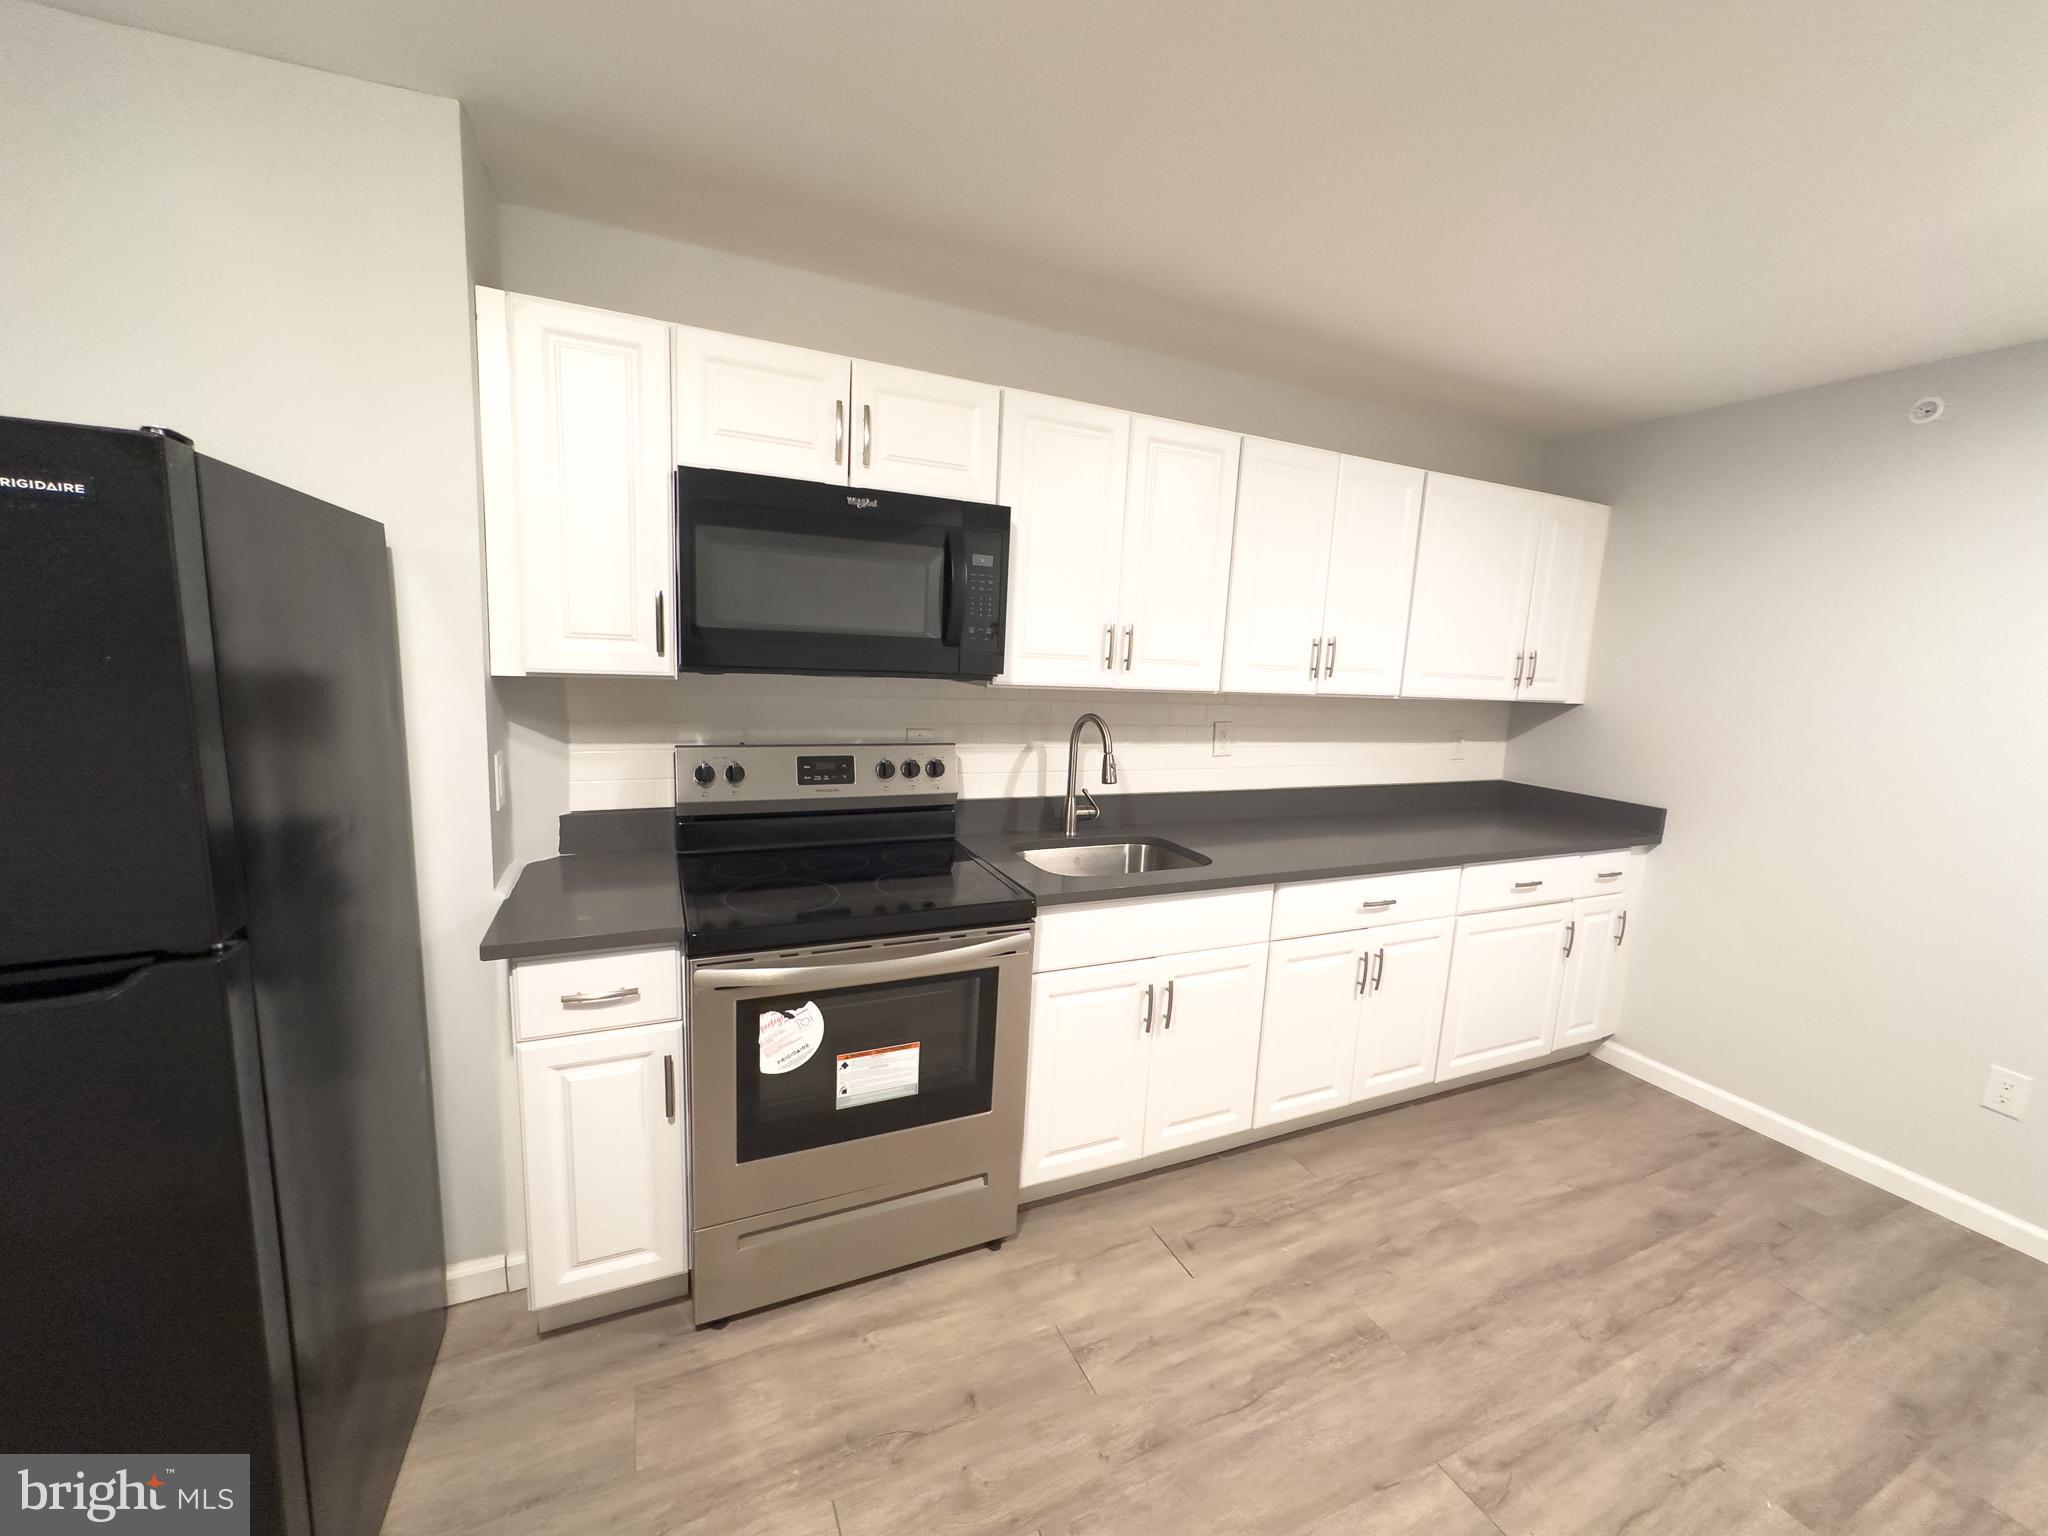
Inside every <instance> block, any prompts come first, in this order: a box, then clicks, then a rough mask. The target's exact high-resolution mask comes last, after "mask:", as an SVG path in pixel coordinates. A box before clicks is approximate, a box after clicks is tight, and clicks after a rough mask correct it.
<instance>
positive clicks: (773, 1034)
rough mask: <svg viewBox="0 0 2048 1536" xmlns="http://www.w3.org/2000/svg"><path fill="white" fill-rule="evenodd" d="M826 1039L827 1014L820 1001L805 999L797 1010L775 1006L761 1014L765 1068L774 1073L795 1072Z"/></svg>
mask: <svg viewBox="0 0 2048 1536" xmlns="http://www.w3.org/2000/svg"><path fill="white" fill-rule="evenodd" d="M824 1039H825V1015H824V1014H822V1013H820V1012H819V1011H818V1005H817V1004H816V1003H805V1004H804V1005H803V1007H801V1008H799V1009H797V1011H796V1012H795V1013H777V1012H775V1011H774V1010H773V1009H771V1010H769V1011H768V1012H767V1013H764V1014H762V1015H761V1072H762V1075H764V1076H766V1077H774V1076H776V1075H777V1074H779V1073H783V1072H794V1071H795V1070H796V1069H797V1068H798V1067H800V1066H802V1065H803V1064H804V1063H805V1062H807V1061H809V1060H810V1059H811V1058H812V1057H813V1056H815V1055H817V1054H818V1047H819V1045H821V1044H822V1043H823V1042H824Z"/></svg>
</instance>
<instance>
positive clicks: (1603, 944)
mask: <svg viewBox="0 0 2048 1536" xmlns="http://www.w3.org/2000/svg"><path fill="white" fill-rule="evenodd" d="M1628 903H1629V897H1628V896H1627V895H1626V894H1625V893H1623V892H1619V891H1617V892H1616V893H1615V894H1614V895H1612V896H1588V897H1586V898H1584V899H1583V900H1580V901H1575V902H1573V903H1572V918H1571V928H1570V930H1569V936H1570V943H1571V955H1570V957H1569V959H1567V961H1566V962H1565V968H1564V1002H1563V1004H1562V1005H1561V1006H1560V1008H1559V1011H1558V1015H1557V1043H1558V1044H1559V1045H1577V1044H1580V1043H1582V1042H1584V1041H1587V1040H1601V1039H1605V1038H1606V1037H1607V1036H1608V1035H1611V1034H1613V1033H1614V1013H1615V1007H1616V1004H1617V1002H1618V1000H1619V997H1620V993H1621V969H1622V964H1623V960H1622V957H1623V953H1624V951H1623V948H1622V944H1623V942H1624V941H1625V939H1626V936H1627V930H1626V929H1625V928H1624V927H1623V926H1622V913H1623V912H1624V911H1625V910H1627V907H1628Z"/></svg>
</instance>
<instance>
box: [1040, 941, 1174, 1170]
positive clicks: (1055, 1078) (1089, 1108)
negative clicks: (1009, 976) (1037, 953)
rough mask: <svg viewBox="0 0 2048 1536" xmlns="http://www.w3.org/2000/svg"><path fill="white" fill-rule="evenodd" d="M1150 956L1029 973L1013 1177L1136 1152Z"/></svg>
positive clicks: (1140, 1138)
mask: <svg viewBox="0 0 2048 1536" xmlns="http://www.w3.org/2000/svg"><path fill="white" fill-rule="evenodd" d="M1156 975H1157V966H1156V963H1155V962H1152V961H1149V960H1146V961H1138V962H1136V963H1133V964H1128V965H1099V966H1086V967H1083V968H1081V969H1079V970H1072V971H1048V972H1044V973H1042V974H1040V975H1038V976H1035V977H1033V978H1032V985H1031V1065H1030V1070H1029V1072H1028V1074H1027V1077H1026V1085H1025V1096H1024V1168H1023V1180H1022V1181H1023V1183H1025V1184H1026V1185H1030V1184H1042V1183H1044V1182H1045V1181H1046V1180H1048V1179H1058V1178H1065V1177H1066V1176H1067V1175H1069V1174H1076V1173H1086V1172H1088V1171H1090V1170H1091V1169H1096V1168H1107V1167H1110V1166H1111V1165H1113V1164H1116V1163H1122V1162H1128V1161H1130V1160H1131V1159H1132V1158H1135V1157H1138V1156H1139V1155H1141V1151H1142V1148H1143V1146H1144V1140H1145V1077H1146V1072H1147V1069H1148V1067H1149V1065H1150V1061H1151V1052H1150V1050H1149V1049H1148V1047H1149V1045H1150V1043H1151V1040H1150V1036H1149V1035H1148V1034H1147V1030H1146V1020H1147V1008H1146V1004H1147V1002H1148V998H1152V997H1156V995H1157V993H1156Z"/></svg>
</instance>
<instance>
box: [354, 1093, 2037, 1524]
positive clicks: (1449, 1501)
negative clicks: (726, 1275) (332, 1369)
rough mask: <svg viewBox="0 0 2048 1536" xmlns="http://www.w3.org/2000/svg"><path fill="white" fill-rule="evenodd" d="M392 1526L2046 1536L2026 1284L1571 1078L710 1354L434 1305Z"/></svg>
mask: <svg viewBox="0 0 2048 1536" xmlns="http://www.w3.org/2000/svg"><path fill="white" fill-rule="evenodd" d="M385 1529H386V1531H387V1532H388V1533H391V1536H415V1533H418V1536H452V1533H461V1532H484V1531H488V1532H502V1533H507V1536H514V1533H517V1536H539V1533H564V1536H566V1533H585V1532H591V1533H604V1536H667V1533H674V1536H938V1533H947V1532H959V1533H981V1532H990V1533H994V1532H1014V1533H1018V1536H1029V1533H1033V1532H1036V1533H1039V1536H1123V1533H1140V1532H1142V1533H1148V1536H1150V1533H1157V1532H1174V1533H1183V1536H1209V1533H1229V1532H1257V1533H1262V1536H1264V1533H1272V1536H1354V1533H1357V1536H1363V1533H1372V1536H1400V1533H1405V1532H1426V1533H1430V1536H1468V1533H1469V1536H1498V1533H1501V1532H1506V1533H1510V1536H1523V1533H1534V1532H1545V1533H1552V1532H1554V1533H1559V1536H1593V1533H1603V1532H1622V1531H1627V1532H1630V1533H1633V1536H1641V1533H1649V1532H1656V1533H1665V1532H1670V1533H1700V1536H1800V1533H1813V1536H1819V1533H1829V1532H1839V1533H1843V1536H1881V1533H1882V1536H1891V1533H1899V1536H1906V1533H1911V1536H1926V1533H1956V1536H2025V1533H2035V1536H2048V1266H2044V1265H2040V1264H2037V1263H2035V1262H2034V1261H2032V1260H2030V1259H2027V1258H2024V1257H2022V1256H2020V1255H2018V1254H2015V1253H2013V1252H2011V1251H2010V1250H2007V1249H2004V1248H2001V1247H1999V1246H1997V1245H1996V1244H1994V1243H1991V1242H1989V1241H1988V1240H1986V1239H1983V1238H1980V1237H1977V1236H1975V1235H1974V1234H1972V1233H1970V1232H1967V1231H1965V1230H1964V1229H1962V1228H1961V1227H1957V1226H1955V1225H1953V1224H1951V1223H1949V1222H1946V1221H1943V1220H1941V1219H1940V1218H1938V1217H1935V1216H1931V1215H1929V1214H1927V1213H1926V1212H1924V1211H1921V1210H1919V1209H1917V1208H1915V1207H1913V1206H1909V1205H1907V1204H1905V1203H1903V1202H1901V1201H1899V1200H1897V1199H1894V1198H1892V1197H1891V1196H1889V1195H1886V1194H1883V1193H1881V1192H1878V1191H1876V1190H1873V1189H1871V1188H1869V1187H1868V1186H1866V1185H1863V1184H1860V1183H1858V1182H1857V1181H1855V1180H1853V1179H1850V1178H1848V1177H1847V1176H1845V1175H1843V1174H1839V1173H1836V1172H1834V1171H1833V1170H1831V1169H1829V1168H1826V1167H1824V1166H1823V1165H1821V1164H1819V1163H1816V1162H1813V1161H1812V1160H1810V1159H1808V1158H1806V1157H1803V1156H1801V1155H1799V1154H1798V1153H1795V1152H1792V1151H1789V1150H1787V1149H1786V1148H1784V1147H1781V1146H1779V1145H1777V1144H1776V1143H1774V1142H1771V1141H1768V1140H1766V1139H1764V1138H1763V1137H1761V1136H1758V1135H1756V1134H1754V1133H1753V1132H1750V1131H1747V1130H1744V1129H1742V1128H1740V1127H1738V1126H1735V1125H1731V1124H1729V1123H1728V1122H1726V1121H1723V1120H1720V1119H1718V1118H1716V1117H1714V1116H1712V1115H1710V1114H1708V1113H1706V1112H1705V1111H1703V1110H1699V1109H1696V1108H1694V1107H1693V1106H1691V1105H1689V1104H1687V1103H1685V1102H1683V1101H1682V1100H1679V1099H1675V1098H1672V1097H1670V1096H1669V1095H1666V1094H1664V1093H1662V1092H1659V1091H1658V1090H1656V1089H1654V1088H1650V1087H1648V1086H1646V1085H1644V1084H1642V1083H1639V1082H1637V1081H1635V1080H1634V1079H1632V1078H1629V1077H1627V1076H1624V1075H1623V1074H1621V1073H1619V1072H1616V1071H1614V1070H1613V1069H1611V1068H1608V1067H1605V1066H1602V1065H1600V1064H1598V1063H1595V1062H1592V1061H1585V1060H1582V1061H1575V1062H1571V1063H1568V1064H1565V1065H1562V1066H1557V1067H1552V1068H1549V1069H1546V1070H1543V1071H1540V1072H1535V1073H1531V1074H1529V1075H1527V1076H1525V1077H1519V1078H1514V1079H1510V1080H1507V1081H1504V1082H1498V1083H1492V1084H1488V1085H1485V1086H1482V1087H1479V1088H1475V1089H1472V1090H1469V1091H1467V1092H1463V1093H1458V1094H1453V1095H1450V1096H1447V1097H1444V1098H1440V1099H1435V1100H1430V1101H1427V1102H1424V1103H1419V1104H1412V1105H1406V1106H1403V1107H1401V1108H1398V1109H1393V1110H1389V1111H1387V1112H1385V1113H1383V1114H1378V1115H1373V1116H1370V1117H1368V1118H1365V1119H1361V1120H1355V1121H1351V1122H1348V1123H1346V1124H1344V1125H1340V1126H1333V1127H1329V1128H1325V1129H1322V1130H1317V1131H1313V1132H1309V1133H1307V1134H1304V1135H1301V1136H1297V1137H1294V1138H1291V1139H1289V1140H1286V1141H1281V1142H1272V1143H1266V1144H1263V1145H1261V1146H1257V1147H1251V1148H1246V1149H1244V1150H1242V1151H1239V1152H1234V1153H1230V1154H1227V1155H1225V1156H1222V1157H1218V1158H1215V1159H1212V1160H1210V1161H1207V1162H1203V1163H1199V1164H1195V1165H1191V1166H1187V1167H1183V1168H1179V1169H1175V1170H1172V1171H1169V1172H1165V1173H1159V1174H1153V1175H1150V1176H1148V1177H1144V1178H1140V1179H1135V1180H1132V1181H1130V1182H1128V1183H1125V1184H1121V1185H1116V1186H1113V1187H1110V1188H1106V1189H1098V1190H1092V1191H1089V1192H1087V1193H1085V1194H1081V1195H1075V1196H1071V1197H1068V1198H1066V1199H1063V1200H1058V1201H1054V1202H1051V1203H1049V1204H1046V1205H1042V1206H1038V1207H1035V1208H1033V1209H1031V1210H1028V1211H1026V1212H1025V1214H1024V1220H1023V1226H1022V1230H1021V1231H1020V1232H1019V1234H1018V1235H1017V1237H1016V1238H1014V1239H1013V1240H1012V1241H1011V1242H1010V1243H1009V1244H1008V1245H1007V1246H1006V1247H1005V1248H1004V1249H1003V1251H1002V1252H1000V1253H989V1252H986V1251H980V1250H977V1251H975V1252H973V1253H970V1254H965V1255H962V1256H959V1257H956V1258H952V1259H947V1260H943V1261H940V1262H938V1263H934V1264H928V1265H923V1266H920V1267H918V1268H916V1269H912V1270H907V1271H904V1272H901V1273H898V1274H895V1275H890V1276H886V1277H883V1278H880V1279H876V1280H872V1281H868V1282H865V1283H863V1284H860V1285H855V1286H851V1287H848V1288H846V1289H843V1290H840V1291H836V1292H833V1293H831V1294H829V1295H826V1296H821V1297H815V1298H812V1299H810V1300H808V1301H800V1302H796V1303H793V1304H791V1305H788V1306H785V1307H781V1308H778V1309H775V1310H773V1311H770V1312H766V1313H762V1314H759V1315H757V1316H753V1317H747V1318H741V1319H738V1320H736V1321H735V1322H733V1323H732V1324H731V1325H730V1326H729V1327H728V1328H726V1329H725V1330H724V1331H723V1332H714V1331H706V1332H703V1333H696V1332H693V1330H692V1329H691V1326H690V1314H689V1307H688V1304H687V1303H678V1304H675V1305H671V1306H666V1307H660V1308H655V1309H651V1310H649V1311H646V1312H642V1313H639V1314H636V1315H633V1316H629V1317H623V1318H616V1319H612V1320H610V1321H608V1322H603V1323H598V1324H594V1325H591V1326H589V1327H586V1328H583V1329H580V1330H577V1331H574V1332H571V1333H566V1334H560V1335H556V1336H553V1337H550V1338H546V1339H541V1338H538V1337H537V1336H536V1335H535V1333H534V1331H533V1327H532V1324H531V1323H530V1322H529V1321H528V1319H527V1315H526V1312H525V1310H524V1297H522V1296H506V1297H500V1298H494V1299H492V1300H489V1301H483V1302H475V1303H472V1304H470V1305H468V1306H464V1307H459V1308H457V1309H456V1310H455V1311H454V1312H453V1313H451V1314H450V1318H449V1327H448V1337H447V1342H446V1345H445V1346H444V1349H443V1351H442V1357H441V1360H440V1363H439V1365H438V1366H437V1367H436V1369H435V1372H434V1376H433V1380H432V1382H431V1384H430V1386H429V1388H428V1391H427V1398H426V1403H425V1407H424V1409H423V1412H422V1414H421V1418H420V1422H419V1426H418V1429H417V1431H416V1433H415V1435H414V1437H413V1442H412V1446H411V1449H410V1451H409V1453H408V1455H407V1457H406V1462H405V1467H404V1471H403V1473H402V1475H401V1476H400V1479H399V1483H398V1489H397V1493H396V1496H395V1498H394V1500H393V1502H392V1506H391V1511H390V1516H389V1520H388V1523H387V1525H386V1527H385Z"/></svg>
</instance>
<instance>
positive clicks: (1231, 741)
mask: <svg viewBox="0 0 2048 1536" xmlns="http://www.w3.org/2000/svg"><path fill="white" fill-rule="evenodd" d="M1236 750H1237V727H1236V725H1234V724H1233V723H1232V722H1230V721H1228V720H1218V721H1216V722H1215V724H1213V725H1212V726H1211V727H1210V728H1209V755H1210V756H1211V757H1228V756H1230V754H1231V753H1232V752H1234V751H1236Z"/></svg>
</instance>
